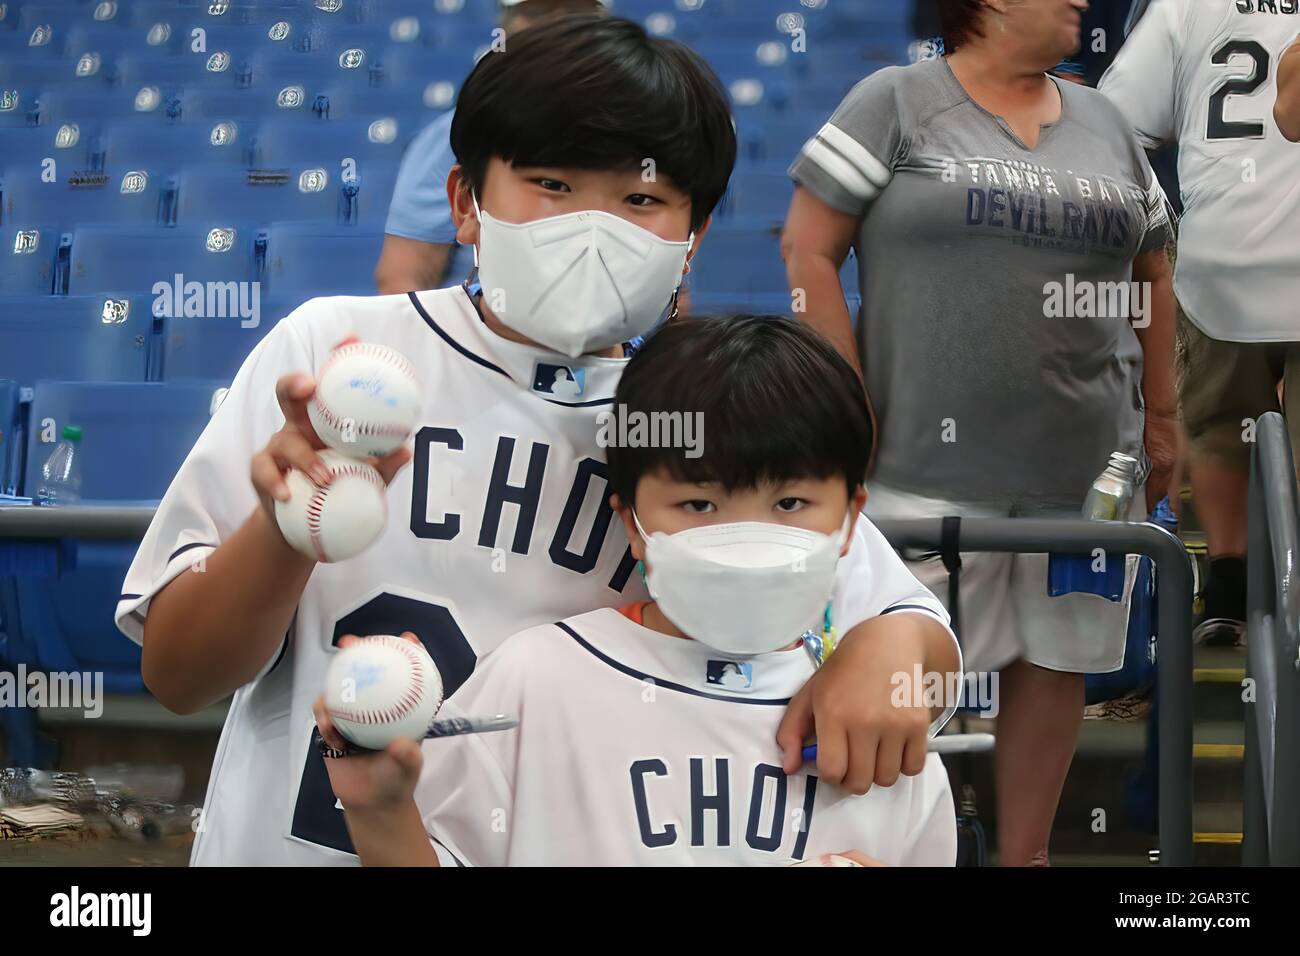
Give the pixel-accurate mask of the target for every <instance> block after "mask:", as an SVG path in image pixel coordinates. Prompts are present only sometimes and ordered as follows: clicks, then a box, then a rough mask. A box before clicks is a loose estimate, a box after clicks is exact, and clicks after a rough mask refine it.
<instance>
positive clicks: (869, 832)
mask: <svg viewBox="0 0 1300 956" xmlns="http://www.w3.org/2000/svg"><path fill="white" fill-rule="evenodd" d="M812 672H813V668H812V664H811V663H810V661H809V658H808V656H807V655H806V654H805V653H804V651H803V649H802V647H799V648H796V649H793V650H785V651H774V652H772V653H769V654H759V655H757V656H755V657H750V658H745V659H737V658H735V657H731V656H729V655H726V654H721V653H719V652H717V651H712V650H710V649H709V648H707V647H705V646H704V645H703V644H699V643H697V642H695V641H689V640H684V639H682V638H677V637H669V636H668V635H665V634H661V633H659V632H658V631H653V630H650V629H648V628H645V627H642V626H640V625H638V624H635V623H633V622H632V621H631V620H630V619H629V618H627V617H625V616H624V615H623V614H621V613H619V611H617V610H614V609H611V608H601V609H600V610H597V611H591V612H589V613H587V614H583V615H580V616H578V617H574V618H570V619H569V620H567V621H561V622H560V623H558V624H548V625H544V626H542V627H536V628H532V629H530V630H528V631H524V632H522V633H520V634H517V635H515V636H514V637H512V638H511V639H510V640H508V641H506V642H505V643H504V644H503V645H501V647H499V648H498V649H497V650H495V651H493V652H492V653H491V654H489V655H488V656H487V657H486V658H484V659H483V661H482V662H481V664H480V666H479V668H478V670H476V671H475V672H474V675H473V676H472V677H471V678H470V679H469V680H468V681H466V682H465V684H464V685H463V686H462V687H461V689H460V690H459V691H458V692H457V693H456V695H455V696H454V697H452V698H451V699H450V700H449V701H447V703H446V704H445V705H444V707H443V710H442V715H445V716H452V717H482V716H485V715H490V714H498V713H503V714H513V715H518V717H519V719H520V724H519V727H518V728H517V729H515V730H510V731H504V732H499V733H489V734H477V735H467V736H463V737H451V738H441V739H437V740H427V741H425V742H424V747H423V751H424V768H423V770H422V772H421V775H420V782H419V785H418V787H417V789H416V802H417V803H418V805H419V807H420V813H421V816H422V817H423V819H424V823H425V828H426V830H427V831H428V833H429V836H430V839H431V840H432V842H433V844H434V847H435V849H436V850H437V851H438V855H439V859H440V861H442V862H443V863H444V864H448V863H452V864H460V865H473V866H508V865H513V866H780V865H788V864H791V863H794V862H798V861H800V860H805V859H813V858H815V857H816V856H817V855H818V854H822V853H834V852H839V851H843V850H860V851H862V852H863V853H866V854H867V855H868V856H871V857H874V858H876V859H878V860H880V861H882V862H884V863H888V864H890V865H893V866H908V865H911V866H952V865H953V864H954V863H955V862H956V855H957V828H956V820H955V811H954V809H953V802H952V794H951V792H950V791H949V788H948V774H947V771H945V770H944V767H943V764H942V763H941V762H940V760H939V757H938V755H937V754H930V755H929V757H928V758H927V760H926V764H925V769H924V770H922V771H921V773H920V774H918V775H917V776H914V777H906V776H904V777H900V778H899V780H898V782H897V783H895V784H894V785H893V786H892V787H872V788H871V789H870V790H869V791H868V792H867V793H866V794H865V795H863V796H855V795H853V794H850V793H848V792H847V791H844V790H841V789H839V788H837V787H834V786H831V785H830V784H827V783H824V782H822V781H820V780H819V779H818V777H817V771H816V766H815V764H811V763H810V764H807V765H806V766H805V767H803V768H802V769H800V770H799V771H798V772H796V773H793V774H790V775H788V776H787V775H786V773H785V772H784V770H783V769H782V756H781V750H780V748H779V747H778V746H777V745H776V740H775V737H776V730H777V725H778V724H779V723H780V721H781V716H782V714H783V713H784V711H785V705H786V704H787V702H788V700H789V698H790V697H791V695H793V694H794V693H795V692H797V691H798V690H799V688H800V687H802V686H803V684H804V682H805V681H807V679H808V678H809V677H810V676H811V675H812ZM575 688H581V690H580V691H577V692H575Z"/></svg>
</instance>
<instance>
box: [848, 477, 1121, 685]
mask: <svg viewBox="0 0 1300 956" xmlns="http://www.w3.org/2000/svg"><path fill="white" fill-rule="evenodd" d="M868 491H869V494H868V496H867V504H866V507H864V508H863V509H862V510H863V513H864V514H866V515H867V517H869V518H938V517H942V516H944V515H962V516H963V517H967V518H1009V515H1008V514H1007V512H1005V511H1001V510H996V509H993V508H988V507H982V506H972V505H966V504H959V503H957V502H953V501H945V500H942V499H937V498H927V497H923V496H921V495H917V494H914V493H912V492H907V491H901V490H899V489H897V488H891V487H887V486H885V485H880V484H872V485H871V486H870V488H869V489H868ZM1134 498H1135V500H1134V502H1133V507H1132V509H1131V510H1130V512H1129V520H1132V521H1141V520H1142V519H1143V518H1144V517H1145V514H1144V512H1145V510H1146V509H1145V501H1146V498H1145V493H1144V491H1143V490H1142V489H1138V492H1137V494H1136V495H1134ZM905 560H907V566H908V570H910V571H911V572H912V573H913V574H914V575H916V578H917V580H918V581H920V582H921V583H922V584H923V585H925V586H926V587H927V588H929V589H930V590H931V591H933V592H934V594H935V597H937V598H938V599H939V600H940V601H942V602H943V604H944V606H945V607H947V606H948V572H947V570H946V569H945V568H944V566H943V560H942V559H941V558H940V557H939V556H938V555H933V556H928V557H923V558H920V559H919V560H908V559H905ZM961 561H962V571H961V594H960V600H961V629H962V633H961V635H960V636H961V645H962V662H963V664H964V665H965V667H966V670H967V671H968V672H972V673H980V672H986V671H996V670H1001V669H1002V668H1003V667H1005V666H1006V665H1008V664H1010V663H1011V662H1012V661H1016V660H1026V661H1029V662H1030V663H1031V664H1037V665H1038V666H1039V667H1045V668H1047V669H1048V670H1054V671H1069V672H1073V673H1078V674H1105V673H1110V672H1112V671H1117V670H1119V669H1120V668H1122V667H1123V666H1124V643H1125V637H1126V636H1127V634H1128V612H1129V602H1130V600H1131V598H1132V594H1133V581H1134V578H1135V575H1136V573H1137V562H1138V559H1137V556H1136V555H1130V556H1129V557H1128V559H1127V562H1126V574H1125V586H1124V600H1123V601H1121V602H1118V603H1116V602H1114V601H1109V600H1107V599H1106V598H1104V597H1099V596H1098V595H1095V594H1063V595H1061V596H1059V597H1051V596H1049V594H1048V590H1047V576H1048V558H1047V555H1045V554H1006V553H996V552H979V553H970V552H965V551H963V552H962V555H961Z"/></svg>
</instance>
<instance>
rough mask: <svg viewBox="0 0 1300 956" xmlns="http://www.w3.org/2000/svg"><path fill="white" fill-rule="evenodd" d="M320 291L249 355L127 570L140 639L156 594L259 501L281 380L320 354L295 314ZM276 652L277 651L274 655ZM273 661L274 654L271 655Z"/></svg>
mask: <svg viewBox="0 0 1300 956" xmlns="http://www.w3.org/2000/svg"><path fill="white" fill-rule="evenodd" d="M328 302H329V300H326V299H315V300H312V301H310V302H308V303H306V304H304V305H302V306H300V307H299V308H298V309H297V310H296V311H295V312H294V313H293V315H291V316H290V317H288V318H285V319H283V320H281V321H280V322H279V323H278V324H277V325H276V327H275V328H274V329H272V330H271V331H270V332H269V333H268V334H267V336H266V337H265V338H264V339H263V340H262V341H261V342H260V343H259V344H258V345H257V347H256V348H254V349H253V351H252V352H251V353H250V354H249V356H248V358H247V359H245V360H244V364H243V366H242V367H241V368H240V370H239V372H238V374H236V376H235V380H234V382H233V383H232V384H231V386H230V390H229V391H228V392H227V393H226V396H225V399H224V400H223V401H222V402H221V405H220V406H219V407H218V408H217V410H216V411H215V412H214V413H213V415H212V418H211V419H210V420H209V421H208V424H207V427H205V428H204V430H203V433H202V434H201V435H199V438H198V440H197V441H196V442H195V443H194V447H193V448H192V449H190V453H189V455H188V456H186V458H185V461H184V462H183V463H182V464H181V466H180V469H179V470H178V471H177V472H176V477H175V478H173V479H172V483H171V485H170V486H168V488H167V493H166V494H165V495H163V499H162V501H161V502H160V503H159V505H158V510H157V512H156V513H155V514H154V518H153V521H152V522H150V524H149V529H148V530H147V531H146V532H145V535H144V538H143V539H142V540H141V542H140V547H139V549H138V550H137V551H136V554H135V558H134V559H133V560H132V562H131V567H130V568H129V569H128V571H127V574H126V581H125V583H124V584H123V586H122V594H121V596H120V597H119V598H118V604H117V611H116V614H115V615H114V617H115V619H116V622H117V626H118V628H119V629H120V630H121V631H122V633H123V634H125V635H126V636H127V637H129V638H130V639H131V640H133V641H135V642H136V643H137V644H138V643H141V642H142V641H143V640H144V622H145V617H146V616H147V615H148V613H149V603H150V601H151V600H152V599H153V597H154V595H155V594H157V593H158V592H159V591H161V590H162V589H163V588H164V587H166V586H167V585H168V584H169V583H171V581H172V580H173V579H174V578H176V577H177V576H178V575H179V574H181V573H183V572H184V571H186V570H188V569H190V568H197V569H201V568H202V564H201V562H202V560H203V559H204V558H205V557H206V556H207V555H209V554H211V553H212V552H213V551H214V550H215V549H216V548H217V546H218V545H219V544H220V543H221V542H222V541H224V540H226V538H228V537H229V536H230V535H231V534H233V533H234V531H235V530H236V529H237V528H238V527H239V526H240V525H242V524H243V523H244V521H245V520H247V518H248V516H249V515H250V514H252V512H253V509H254V508H256V507H258V501H257V494H256V492H255V491H254V490H253V486H252V483H251V482H250V481H249V478H248V466H249V462H250V460H251V459H252V457H253V455H254V454H255V453H256V452H257V451H259V450H260V449H262V448H263V447H264V446H265V445H266V443H267V441H269V440H270V438H271V436H272V435H273V434H274V433H275V432H276V431H278V430H279V429H280V428H281V427H282V426H283V424H284V416H283V415H282V414H281V413H280V405H279V402H278V400H277V399H276V395H275V383H276V380H277V379H278V378H279V377H280V376H281V375H284V374H286V373H289V372H308V373H310V372H312V371H313V370H314V369H315V368H316V366H317V364H318V363H317V362H316V360H315V356H313V355H312V352H311V349H310V347H309V345H308V343H307V341H306V340H305V339H304V338H303V336H302V333H301V331H300V330H299V329H298V328H297V327H296V324H295V322H294V319H295V318H299V317H305V316H308V315H310V314H311V313H313V312H315V311H319V310H321V309H326V308H329V305H328V304H327V303H328ZM273 659H274V658H273ZM268 663H269V662H268Z"/></svg>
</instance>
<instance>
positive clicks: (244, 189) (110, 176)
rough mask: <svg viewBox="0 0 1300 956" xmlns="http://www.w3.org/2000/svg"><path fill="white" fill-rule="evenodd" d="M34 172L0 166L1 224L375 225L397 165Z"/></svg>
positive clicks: (34, 169) (387, 198) (121, 167)
mask: <svg viewBox="0 0 1300 956" xmlns="http://www.w3.org/2000/svg"><path fill="white" fill-rule="evenodd" d="M39 170H40V167H36V166H33V165H27V166H23V167H13V166H9V167H5V166H0V204H2V205H0V225H11V224H12V225H14V226H15V227H18V228H21V227H22V225H23V224H26V223H40V224H42V225H47V226H56V227H61V228H63V229H65V230H66V229H71V228H73V227H74V226H76V225H86V224H92V223H101V222H117V223H123V224H126V223H135V224H142V225H143V224H154V225H160V226H177V225H180V226H185V225H189V224H198V223H207V222H211V221H216V220H226V221H230V222H256V221H259V220H260V221H303V220H315V221H317V222H319V223H321V224H333V225H362V226H368V225H374V226H380V227H381V226H382V225H383V222H384V219H385V218H386V216H387V213H388V205H389V201H390V199H391V197H392V194H393V184H394V182H395V181H396V179H397V163H396V162H387V163H379V162H369V161H364V162H357V161H355V160H353V161H352V162H351V163H348V162H346V161H344V162H338V163H329V164H327V163H312V164H311V165H299V164H295V165H293V166H291V167H288V168H282V169H257V170H249V169H243V168H234V167H229V166H197V165H191V166H186V167H185V168H183V169H182V170H181V171H180V172H178V173H174V174H167V173H165V172H162V171H158V170H156V169H155V168H153V167H152V165H150V166H136V165H132V166H124V165H121V164H113V165H110V166H108V167H106V168H104V169H100V170H80V171H74V170H68V171H67V172H66V173H65V177H64V178H63V179H62V180H61V181H54V182H47V181H45V178H44V177H43V176H42V175H41V173H40V171H39Z"/></svg>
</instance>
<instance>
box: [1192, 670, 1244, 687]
mask: <svg viewBox="0 0 1300 956" xmlns="http://www.w3.org/2000/svg"><path fill="white" fill-rule="evenodd" d="M1245 679H1246V668H1244V667H1198V668H1196V669H1195V670H1193V671H1192V680H1193V681H1195V682H1196V683H1198V684H1240V683H1241V682H1242V681H1244V680H1245Z"/></svg>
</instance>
